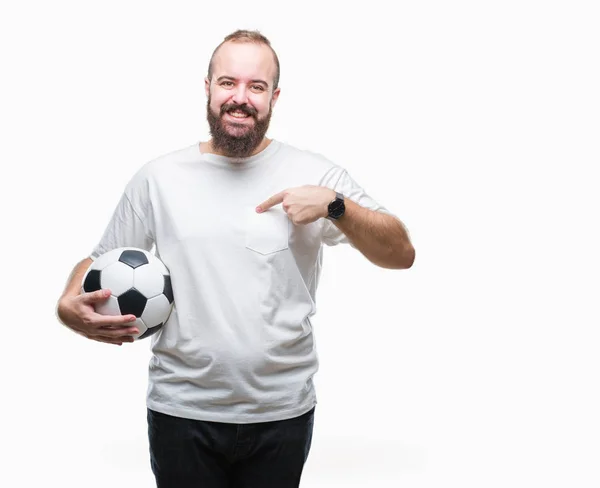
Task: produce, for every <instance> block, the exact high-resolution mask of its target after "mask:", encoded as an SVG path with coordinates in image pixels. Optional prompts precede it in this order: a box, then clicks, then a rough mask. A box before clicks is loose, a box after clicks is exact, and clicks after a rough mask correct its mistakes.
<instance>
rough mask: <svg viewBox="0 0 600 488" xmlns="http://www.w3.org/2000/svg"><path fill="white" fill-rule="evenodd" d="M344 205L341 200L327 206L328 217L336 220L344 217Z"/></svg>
mask: <svg viewBox="0 0 600 488" xmlns="http://www.w3.org/2000/svg"><path fill="white" fill-rule="evenodd" d="M344 210H345V205H344V201H343V200H335V201H333V202H331V203H330V204H329V215H330V216H331V217H332V218H334V219H337V218H339V217H341V216H342V215H344Z"/></svg>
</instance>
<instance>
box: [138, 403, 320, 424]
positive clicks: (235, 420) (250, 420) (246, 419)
mask: <svg viewBox="0 0 600 488" xmlns="http://www.w3.org/2000/svg"><path fill="white" fill-rule="evenodd" d="M316 404H317V400H316V398H310V399H309V400H308V401H306V402H303V403H302V404H301V405H299V406H297V407H294V408H293V409H287V410H277V411H274V412H265V413H255V414H246V415H239V414H238V415H231V414H227V413H215V412H206V411H203V410H202V409H190V408H182V407H177V406H173V405H165V404H163V403H158V402H155V401H153V400H150V399H147V400H146V406H147V407H148V408H149V409H150V410H154V411H155V412H159V413H164V414H166V415H171V416H173V417H181V418H186V419H192V420H203V421H207V422H221V423H227V424H254V423H259V422H277V421H279V420H288V419H292V418H295V417H299V416H301V415H303V414H305V413H306V412H308V411H310V410H311V409H312V408H314V407H315V406H316Z"/></svg>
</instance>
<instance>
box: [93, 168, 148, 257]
mask: <svg viewBox="0 0 600 488" xmlns="http://www.w3.org/2000/svg"><path fill="white" fill-rule="evenodd" d="M148 202H149V200H148V191H147V183H146V182H145V181H143V178H142V175H141V174H140V173H138V174H136V175H135V176H134V178H132V180H131V181H130V182H129V183H128V184H127V187H126V188H125V191H124V192H123V195H122V196H121V198H120V200H119V202H118V204H117V206H116V208H115V210H114V212H113V214H112V217H111V219H110V221H109V222H108V225H107V226H106V229H105V230H104V234H103V235H102V237H101V239H100V241H99V242H98V244H97V245H96V246H95V247H94V249H93V250H92V252H91V254H90V257H91V258H92V259H96V258H97V257H99V256H100V255H101V254H104V253H105V252H108V251H111V250H112V249H116V248H118V247H137V248H140V249H144V250H146V251H150V250H151V249H152V246H153V245H154V238H153V233H152V230H151V229H150V221H151V219H150V218H149V217H150V215H149V211H148V207H149V203H148Z"/></svg>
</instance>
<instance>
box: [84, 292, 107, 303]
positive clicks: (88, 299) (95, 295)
mask: <svg viewBox="0 0 600 488" xmlns="http://www.w3.org/2000/svg"><path fill="white" fill-rule="evenodd" d="M109 296H110V290H108V289H104V290H97V291H91V292H88V293H83V294H82V295H81V297H82V299H83V301H84V302H85V303H97V302H102V301H105V300H107V299H108V297H109Z"/></svg>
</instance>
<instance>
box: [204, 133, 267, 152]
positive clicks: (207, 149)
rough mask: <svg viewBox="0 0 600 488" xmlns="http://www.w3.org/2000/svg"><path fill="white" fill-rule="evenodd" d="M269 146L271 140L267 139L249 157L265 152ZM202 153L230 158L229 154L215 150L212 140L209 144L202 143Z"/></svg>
mask: <svg viewBox="0 0 600 488" xmlns="http://www.w3.org/2000/svg"><path fill="white" fill-rule="evenodd" d="M269 144H271V139H268V138H266V137H265V138H264V139H263V140H262V141H261V143H260V144H259V145H258V146H257V147H256V149H255V150H254V151H252V154H250V155H249V156H247V157H250V156H254V155H256V154H258V153H259V152H262V151H264V150H265V149H266V148H267V146H268V145H269ZM200 152H201V153H202V154H215V155H217V156H226V157H230V155H229V154H226V153H224V152H222V151H220V150H218V149H215V148H214V146H213V143H212V139H210V140H209V141H207V142H201V143H200Z"/></svg>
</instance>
